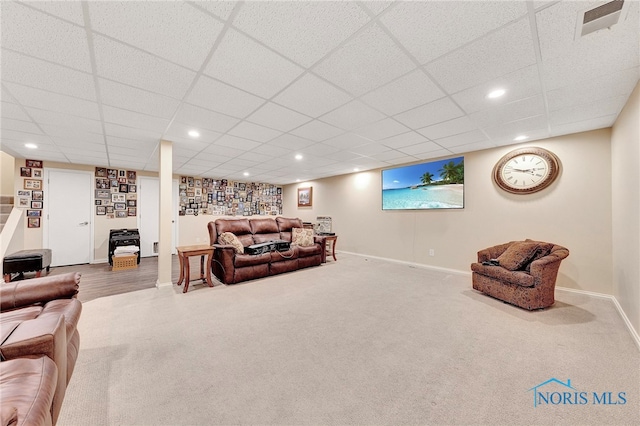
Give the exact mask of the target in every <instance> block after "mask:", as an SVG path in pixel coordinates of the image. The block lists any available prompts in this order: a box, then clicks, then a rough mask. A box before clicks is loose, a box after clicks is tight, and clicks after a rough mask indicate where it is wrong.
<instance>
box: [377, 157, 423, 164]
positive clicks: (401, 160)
mask: <svg viewBox="0 0 640 426" xmlns="http://www.w3.org/2000/svg"><path fill="white" fill-rule="evenodd" d="M417 159H418V158H417V157H413V156H409V155H406V156H404V157H399V158H390V159H388V160H382V161H384V162H385V163H388V164H390V165H392V166H396V165H399V164H407V163H413V162H415V161H416V160H417Z"/></svg>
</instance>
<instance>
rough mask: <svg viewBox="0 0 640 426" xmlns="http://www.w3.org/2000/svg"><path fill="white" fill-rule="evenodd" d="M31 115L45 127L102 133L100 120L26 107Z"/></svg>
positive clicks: (70, 131) (71, 131)
mask: <svg viewBox="0 0 640 426" xmlns="http://www.w3.org/2000/svg"><path fill="white" fill-rule="evenodd" d="M25 109H26V110H27V112H28V113H29V115H30V116H31V117H32V118H33V119H34V120H35V121H36V122H37V123H38V124H40V125H41V126H43V128H45V127H44V126H45V125H52V126H55V127H59V128H61V129H62V128H67V129H69V131H68V132H67V133H73V132H76V131H83V132H92V133H102V124H101V122H100V121H99V120H92V119H89V118H84V117H78V116H75V115H69V114H60V113H58V112H54V111H48V110H44V109H38V108H30V107H28V108H25Z"/></svg>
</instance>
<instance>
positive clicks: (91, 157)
mask: <svg viewBox="0 0 640 426" xmlns="http://www.w3.org/2000/svg"><path fill="white" fill-rule="evenodd" d="M64 154H65V156H66V157H67V158H68V159H69V161H70V162H72V163H75V164H104V163H106V162H107V161H109V159H108V158H107V154H106V153H104V154H100V153H97V152H96V153H91V152H78V151H77V150H74V151H73V152H65V153H64Z"/></svg>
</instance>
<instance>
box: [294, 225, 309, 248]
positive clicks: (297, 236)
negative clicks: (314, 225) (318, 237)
mask: <svg viewBox="0 0 640 426" xmlns="http://www.w3.org/2000/svg"><path fill="white" fill-rule="evenodd" d="M291 244H295V245H298V246H300V247H311V246H312V245H313V244H314V241H313V229H305V228H293V229H291Z"/></svg>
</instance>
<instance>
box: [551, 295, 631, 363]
mask: <svg viewBox="0 0 640 426" xmlns="http://www.w3.org/2000/svg"><path fill="white" fill-rule="evenodd" d="M556 290H560V291H568V292H571V293H579V294H584V295H587V296H591V297H599V298H601V299H609V300H611V302H612V303H613V306H615V307H616V310H617V311H618V314H619V315H620V318H622V321H623V322H624V323H625V325H626V326H627V329H628V330H629V334H631V339H632V340H633V342H634V343H635V344H636V346H637V347H638V351H640V335H638V331H637V330H636V329H634V328H633V325H632V324H631V321H629V318H628V317H627V314H626V313H625V312H624V310H623V309H622V306H620V303H618V299H616V298H615V297H614V296H612V295H610V294H604V293H596V292H593V291H586V290H576V289H574V288H567V287H556Z"/></svg>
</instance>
